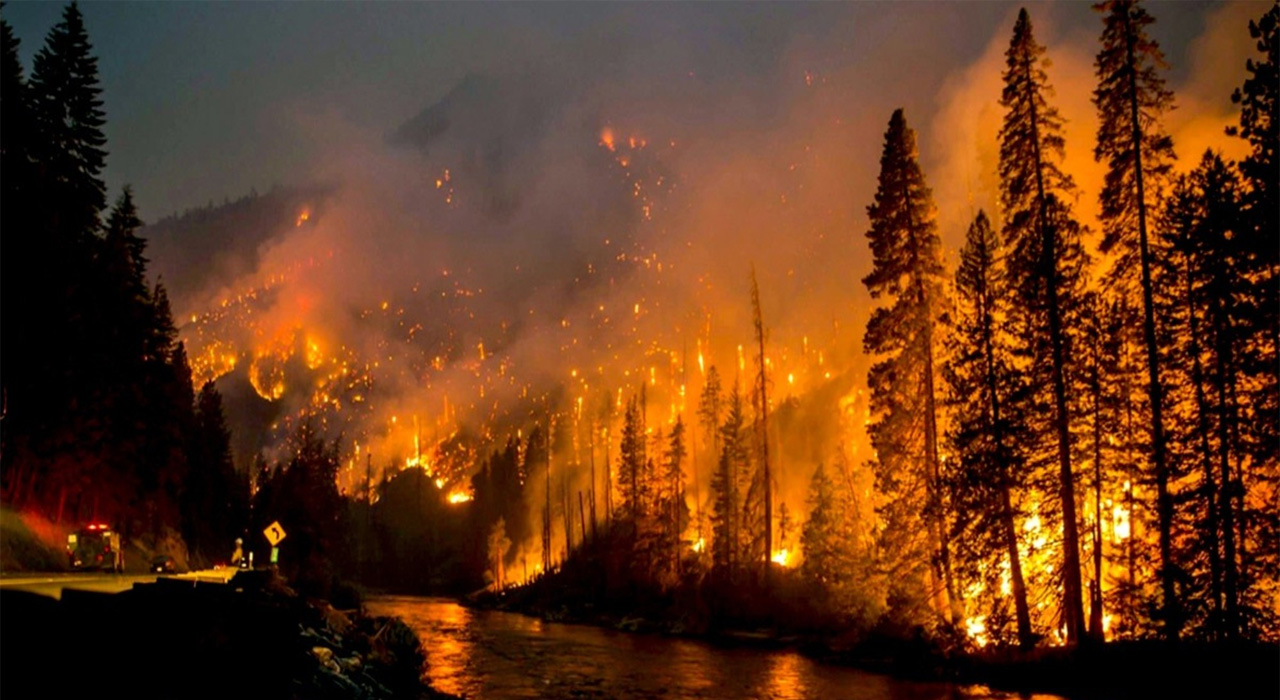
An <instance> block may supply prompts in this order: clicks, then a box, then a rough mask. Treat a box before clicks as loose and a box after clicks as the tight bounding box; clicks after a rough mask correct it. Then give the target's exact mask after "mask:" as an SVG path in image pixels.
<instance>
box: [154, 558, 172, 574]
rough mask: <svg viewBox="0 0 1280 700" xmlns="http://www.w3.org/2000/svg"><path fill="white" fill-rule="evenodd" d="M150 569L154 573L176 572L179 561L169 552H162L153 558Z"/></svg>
mask: <svg viewBox="0 0 1280 700" xmlns="http://www.w3.org/2000/svg"><path fill="white" fill-rule="evenodd" d="M150 571H151V573H153V574H176V573H178V563H177V562H175V561H174V560H173V557H171V556H169V555H168V554H161V555H159V556H157V557H154V558H152V560H151V568H150Z"/></svg>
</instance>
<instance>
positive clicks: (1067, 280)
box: [999, 9, 1085, 644]
mask: <svg viewBox="0 0 1280 700" xmlns="http://www.w3.org/2000/svg"><path fill="white" fill-rule="evenodd" d="M1005 59H1006V61H1005V70H1004V74H1003V77H1004V91H1003V94H1002V96H1001V100H1000V104H1001V106H1002V107H1004V108H1005V118H1004V124H1003V126H1002V127H1001V129H1000V168H999V170H1000V185H1001V196H1000V202H1001V206H1002V208H1003V210H1004V216H1005V221H1004V230H1003V238H1004V240H1005V241H1006V243H1007V245H1008V246H1009V247H1010V260H1009V274H1010V277H1011V279H1012V282H1013V285H1014V287H1015V289H1016V290H1017V293H1018V296H1019V302H1020V303H1019V307H1018V308H1019V312H1020V313H1022V314H1023V315H1024V318H1023V319H1021V321H1020V324H1021V332H1022V333H1023V335H1024V340H1025V341H1026V342H1027V345H1026V347H1025V348H1024V349H1023V352H1024V353H1025V354H1026V355H1027V357H1028V359H1029V362H1030V365H1031V368H1032V373H1031V375H1030V377H1031V379H1032V381H1033V384H1032V386H1033V391H1034V392H1035V393H1036V394H1040V395H1039V396H1037V397H1035V401H1036V403H1037V404H1039V406H1038V410H1037V411H1036V412H1037V413H1039V414H1040V415H1039V416H1038V418H1039V421H1038V422H1039V423H1040V425H1041V426H1042V428H1041V429H1042V430H1043V432H1042V433H1041V434H1042V435H1043V436H1044V437H1046V438H1048V437H1049V436H1050V435H1055V436H1056V439H1057V455H1056V456H1057V467H1058V469H1057V472H1058V499H1059V506H1060V508H1061V511H1060V512H1061V513H1062V525H1063V528H1062V534H1063V537H1062V548H1063V558H1062V567H1063V568H1062V577H1061V578H1062V594H1063V597H1062V600H1063V604H1062V619H1063V621H1064V622H1065V624H1066V630H1067V641H1068V642H1069V643H1072V644H1074V643H1076V642H1079V641H1080V639H1081V635H1082V633H1083V632H1084V604H1083V600H1082V590H1081V588H1082V583H1081V577H1080V544H1079V532H1078V529H1077V518H1076V500H1075V478H1074V474H1073V472H1072V469H1071V452H1072V439H1071V416H1070V410H1069V398H1070V397H1069V396H1068V386H1069V384H1070V377H1069V376H1068V371H1069V370H1068V362H1069V357H1070V348H1069V338H1068V331H1067V329H1068V328H1069V327H1070V324H1069V316H1070V315H1071V314H1072V312H1073V308H1072V306H1073V304H1072V300H1073V297H1074V298H1076V299H1078V293H1079V286H1080V284H1081V277H1082V275H1083V270H1084V269H1085V257H1084V252H1083V249H1082V248H1081V246H1080V226H1079V224H1078V223H1077V222H1076V221H1075V219H1074V218H1073V216H1072V214H1071V211H1070V208H1069V207H1068V206H1067V205H1066V203H1065V200H1064V199H1063V198H1062V196H1061V195H1063V194H1066V193H1068V192H1071V191H1072V189H1073V185H1072V182H1071V179H1070V177H1068V176H1067V175H1066V173H1064V172H1063V171H1062V169H1061V167H1060V165H1059V163H1060V162H1061V160H1062V149H1063V138H1062V117H1061V116H1060V115H1059V114H1058V111H1057V109H1055V108H1054V107H1052V106H1051V105H1050V104H1049V103H1048V97H1049V96H1050V95H1051V94H1052V89H1051V88H1050V87H1049V82H1048V75H1047V74H1046V73H1045V70H1044V65H1045V59H1044V47H1042V46H1040V45H1039V44H1038V43H1036V41H1035V37H1034V36H1033V35H1032V28H1031V19H1030V17H1029V16H1028V15H1027V12H1026V10H1025V9H1024V10H1022V11H1021V12H1020V13H1019V14H1018V20H1017V23H1016V24H1015V25H1014V30H1013V38H1012V40H1011V42H1010V44H1009V49H1008V51H1007V52H1006V54H1005ZM1028 408H1032V407H1028Z"/></svg>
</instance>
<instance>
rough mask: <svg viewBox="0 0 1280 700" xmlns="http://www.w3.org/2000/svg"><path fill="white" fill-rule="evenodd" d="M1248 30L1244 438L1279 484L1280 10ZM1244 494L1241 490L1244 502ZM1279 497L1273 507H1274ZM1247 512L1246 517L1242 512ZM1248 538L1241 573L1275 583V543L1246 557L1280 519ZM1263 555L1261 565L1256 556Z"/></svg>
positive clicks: (1243, 114)
mask: <svg viewBox="0 0 1280 700" xmlns="http://www.w3.org/2000/svg"><path fill="white" fill-rule="evenodd" d="M1249 35H1250V37H1251V38H1252V39H1253V40H1254V41H1255V42H1256V44H1255V46H1256V48H1257V50H1258V52H1259V54H1261V55H1255V56H1254V57H1253V58H1251V59H1250V60H1249V62H1248V64H1247V66H1246V68H1247V69H1248V72H1249V77H1248V78H1247V79H1246V80H1245V82H1244V84H1243V85H1241V86H1240V88H1239V89H1237V90H1236V91H1235V92H1234V93H1233V95H1232V100H1233V101H1234V102H1236V103H1237V104H1239V105H1240V126H1239V128H1238V129H1233V130H1232V133H1235V134H1238V135H1239V136H1241V137H1243V138H1244V139H1245V140H1246V141H1247V142H1248V144H1249V154H1248V155H1247V156H1246V157H1245V158H1244V160H1242V161H1241V163H1240V170H1241V171H1242V173H1243V175H1244V179H1245V181H1246V183H1247V187H1246V188H1245V189H1244V192H1243V193H1242V196H1243V205H1244V207H1243V208H1244V213H1245V223H1246V225H1245V226H1244V227H1243V230H1242V231H1241V234H1242V238H1243V240H1242V247H1244V249H1245V252H1246V253H1247V255H1245V256H1242V257H1241V258H1240V260H1238V261H1237V264H1241V263H1242V267H1243V268H1245V276H1246V277H1247V278H1248V279H1249V280H1250V282H1251V283H1250V285H1249V287H1248V289H1247V291H1245V292H1244V293H1243V294H1242V297H1241V298H1242V301H1244V302H1245V304H1246V305H1247V306H1248V307H1249V308H1250V311H1249V313H1248V315H1247V319H1246V321H1245V324H1244V327H1243V328H1242V329H1241V331H1240V332H1241V333H1244V334H1246V335H1247V337H1248V338H1249V341H1248V342H1247V343H1246V345H1245V348H1244V352H1243V353H1242V356H1241V358H1240V359H1241V368H1242V370H1243V373H1244V375H1245V377H1246V379H1245V381H1246V384H1247V386H1248V387H1249V388H1248V389H1247V390H1246V391H1244V392H1243V394H1242V396H1241V399H1242V401H1243V402H1244V403H1245V404H1246V406H1245V408H1246V420H1245V421H1244V422H1243V425H1242V436H1243V437H1244V438H1245V439H1246V440H1247V442H1248V445H1249V452H1250V454H1251V456H1252V459H1253V462H1254V464H1253V465H1252V471H1254V472H1256V476H1255V477H1254V480H1255V481H1256V482H1258V483H1272V484H1274V483H1276V482H1277V481H1280V421H1277V420H1275V416H1276V415H1278V414H1280V246H1277V245H1276V232H1277V231H1280V161H1278V160H1277V151H1278V150H1280V7H1278V6H1277V5H1276V3H1274V2H1273V3H1271V7H1270V8H1268V9H1267V11H1266V13H1264V14H1263V15H1262V17H1260V18H1258V19H1257V20H1256V21H1251V22H1250V23H1249ZM1243 498H1244V494H1243V493H1240V492H1238V499H1239V500H1240V501H1241V502H1243ZM1275 507H1276V506H1275V504H1274V502H1273V503H1272V504H1271V509H1272V510H1273V511H1274V509H1275ZM1241 515H1242V516H1243V515H1245V514H1244V513H1241ZM1246 523H1250V524H1252V525H1253V526H1254V527H1255V528H1260V530H1259V531H1258V532H1257V534H1256V535H1255V536H1254V537H1253V538H1246V537H1244V536H1243V529H1244V528H1245V526H1246ZM1239 526H1240V527H1241V528H1242V536H1241V537H1240V538H1239V544H1240V546H1241V548H1242V559H1241V567H1242V570H1241V574H1242V580H1243V579H1250V580H1266V579H1267V578H1270V579H1271V580H1273V581H1274V580H1276V578H1277V567H1280V563H1277V562H1276V558H1277V556H1280V555H1277V553H1276V551H1275V548H1274V547H1270V546H1261V547H1258V546H1254V547H1251V548H1250V549H1249V552H1250V554H1249V556H1248V557H1245V556H1243V554H1244V553H1245V550H1244V547H1245V546H1246V545H1247V544H1248V539H1258V540H1259V541H1260V542H1274V541H1275V538H1276V537H1280V521H1278V520H1277V519H1276V518H1275V517H1266V516H1263V517H1258V518H1253V517H1249V518H1246V519H1242V520H1241V521H1240V523H1239ZM1255 557H1261V558H1262V559H1261V560H1260V561H1259V562H1258V565H1259V566H1258V570H1257V571H1256V573H1251V572H1250V569H1254V568H1255V567H1254V565H1253V563H1251V561H1250V560H1251V559H1253V558H1255Z"/></svg>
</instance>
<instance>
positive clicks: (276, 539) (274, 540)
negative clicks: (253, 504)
mask: <svg viewBox="0 0 1280 700" xmlns="http://www.w3.org/2000/svg"><path fill="white" fill-rule="evenodd" d="M262 534H264V535H266V536H267V541H268V542H270V543H271V546H272V547H274V546H276V545H278V544H280V540H283V539H284V536H285V532H284V528H282V527H280V521H279V520H277V521H275V522H273V523H271V524H270V525H268V526H267V529H265V530H263V531H262Z"/></svg>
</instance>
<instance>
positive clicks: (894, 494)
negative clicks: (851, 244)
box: [863, 109, 959, 624]
mask: <svg viewBox="0 0 1280 700" xmlns="http://www.w3.org/2000/svg"><path fill="white" fill-rule="evenodd" d="M917 157H918V156H917V153H916V138H915V132H914V131H912V130H911V128H910V127H908V126H907V122H906V118H905V117H904V116H903V112H902V110H901V109H899V110H896V111H895V112H894V113H893V116H892V117H891V118H890V120H889V128H888V131H887V132H886V133H885V140H884V149H883V151H882V154H881V156H880V177H879V183H878V187H877V189H876V195H875V202H874V203H873V204H872V205H870V206H869V207H867V214H868V217H869V218H870V220H871V228H870V230H869V231H868V232H867V239H868V241H870V244H871V253H872V257H873V261H874V268H873V269H872V272H871V274H870V275H868V276H867V277H866V278H864V279H863V284H865V285H866V286H867V289H868V290H869V291H870V292H871V297H872V298H873V299H877V300H878V299H881V298H884V299H885V300H886V302H887V303H886V304H885V305H884V306H880V307H878V308H876V309H875V311H873V312H872V315H871V319H870V320H869V321H868V322H867V330H866V335H865V336H864V337H863V347H864V349H865V351H866V352H867V353H868V354H870V355H873V356H876V357H877V358H879V359H878V360H877V361H876V363H875V364H874V365H873V366H872V368H871V370H870V372H869V373H868V376H867V385H868V387H869V388H870V391H871V401H870V404H871V412H872V415H873V420H872V423H871V425H870V426H869V427H868V432H869V434H870V437H871V443H872V445H873V447H874V448H875V451H876V458H875V470H876V478H877V484H878V486H879V487H880V491H881V492H882V493H883V494H885V496H886V501H887V504H886V506H885V508H884V510H883V513H882V516H883V517H884V520H885V523H886V527H885V529H884V533H885V536H886V539H887V540H889V539H891V540H894V541H893V542H888V541H886V543H885V547H884V548H883V551H885V552H892V553H893V554H892V557H893V558H894V559H895V560H896V561H894V562H893V563H892V564H891V566H892V567H894V568H896V569H899V570H900V571H899V573H900V575H899V576H895V577H894V580H895V581H897V582H899V583H905V584H906V585H908V586H910V585H914V584H913V583H911V582H913V581H916V582H918V581H919V579H920V577H921V575H922V574H923V572H922V571H921V570H920V569H919V568H918V567H919V565H921V564H924V565H926V566H928V567H929V568H931V570H932V573H933V577H934V580H935V581H936V582H937V583H938V584H941V585H942V586H943V588H944V590H945V597H946V601H945V602H944V603H943V604H941V606H940V608H941V609H939V610H938V612H939V613H940V614H942V615H944V616H947V617H949V619H950V621H951V622H952V623H953V624H958V623H959V609H958V603H959V600H958V598H957V597H956V591H955V587H954V585H953V583H952V580H951V572H950V568H951V563H950V554H949V545H948V542H947V533H946V529H945V527H944V526H943V523H944V517H943V512H942V510H943V505H942V497H941V496H942V494H941V489H940V484H939V482H940V478H941V464H940V461H939V457H938V417H937V406H936V396H935V389H934V374H935V368H934V357H935V349H934V338H935V329H936V326H937V325H938V317H939V315H940V313H941V309H942V302H943V299H942V297H943V280H942V252H941V248H942V246H941V242H940V240H939V238H938V232H937V223H936V220H935V219H936V212H935V210H934V205H933V195H932V193H931V191H930V190H929V188H928V186H927V185H926V184H925V179H924V174H923V172H921V170H920V165H919V162H918V160H917ZM921 530H923V531H925V532H927V533H928V535H927V537H926V538H925V539H923V540H921V539H919V538H917V537H915V536H914V533H916V532H920V531H921ZM904 592H905V591H904ZM921 592H923V591H916V592H915V593H914V595H913V596H912V597H915V598H918V597H919V595H920V593H921ZM934 598H935V600H936V598H937V596H935V597H934Z"/></svg>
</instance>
